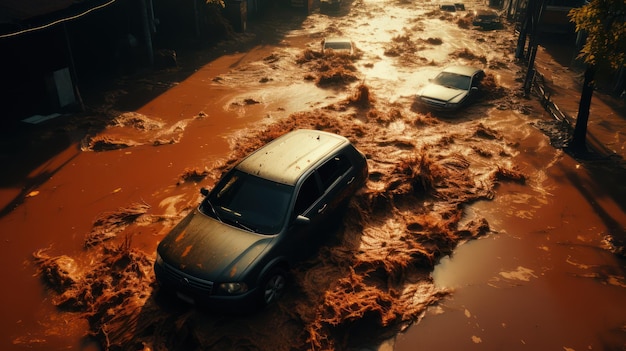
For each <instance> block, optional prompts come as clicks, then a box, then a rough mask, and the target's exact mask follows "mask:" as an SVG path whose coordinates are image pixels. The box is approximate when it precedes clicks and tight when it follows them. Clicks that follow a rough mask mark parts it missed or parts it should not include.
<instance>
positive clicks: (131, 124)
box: [81, 112, 189, 152]
mask: <svg viewBox="0 0 626 351" xmlns="http://www.w3.org/2000/svg"><path fill="white" fill-rule="evenodd" d="M188 123H189V121H187V120H182V121H178V122H176V123H174V124H173V125H171V126H169V127H167V126H166V123H165V122H162V121H159V120H156V119H153V118H150V117H148V116H146V115H143V114H140V113H136V112H125V113H121V114H119V115H118V116H117V117H115V118H113V119H112V121H111V122H110V123H109V124H108V125H107V126H106V127H105V128H104V130H102V131H100V130H98V131H94V133H93V134H89V135H87V136H86V137H84V138H83V140H82V141H81V150H82V151H96V152H101V151H112V150H119V149H125V148H129V147H136V146H140V145H153V146H159V145H167V144H174V143H178V142H179V141H180V138H181V137H182V134H183V132H184V130H185V128H186V127H187V124H188Z"/></svg>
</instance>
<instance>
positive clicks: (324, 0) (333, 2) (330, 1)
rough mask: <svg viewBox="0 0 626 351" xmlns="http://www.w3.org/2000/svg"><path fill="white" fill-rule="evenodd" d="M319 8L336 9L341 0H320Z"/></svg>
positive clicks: (339, 6) (339, 5)
mask: <svg viewBox="0 0 626 351" xmlns="http://www.w3.org/2000/svg"><path fill="white" fill-rule="evenodd" d="M320 8H321V9H333V10H338V9H340V8H341V0H320Z"/></svg>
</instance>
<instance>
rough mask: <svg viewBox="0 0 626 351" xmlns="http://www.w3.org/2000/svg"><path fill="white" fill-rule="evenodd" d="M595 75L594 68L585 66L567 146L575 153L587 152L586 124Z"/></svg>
mask: <svg viewBox="0 0 626 351" xmlns="http://www.w3.org/2000/svg"><path fill="white" fill-rule="evenodd" d="M595 74H596V68H595V66H594V65H587V69H586V70H585V81H584V83H583V91H582V93H581V95H580V103H579V104H578V116H577V117H576V126H575V127H574V135H573V137H572V141H571V142H570V144H569V149H570V150H572V151H573V152H575V153H582V152H586V151H587V141H586V139H587V122H588V121H589V108H590V107H591V97H592V96H593V89H594V76H595Z"/></svg>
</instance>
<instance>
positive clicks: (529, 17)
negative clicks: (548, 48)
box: [515, 0, 545, 95]
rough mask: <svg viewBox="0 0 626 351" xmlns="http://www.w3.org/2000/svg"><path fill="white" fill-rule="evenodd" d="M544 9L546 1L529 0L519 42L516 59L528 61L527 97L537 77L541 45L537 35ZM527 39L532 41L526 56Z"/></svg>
mask: <svg viewBox="0 0 626 351" xmlns="http://www.w3.org/2000/svg"><path fill="white" fill-rule="evenodd" d="M544 7H545V0H528V3H527V4H526V13H525V15H524V21H523V22H522V24H521V28H520V34H519V38H518V40H517V48H516V50H515V58H517V59H524V60H527V69H526V79H525V80H524V93H525V94H526V95H528V94H529V93H530V88H531V87H532V82H533V78H534V77H535V57H536V55H537V46H538V45H539V42H538V40H537V33H538V32H539V23H540V22H541V15H542V14H543V9H544ZM527 37H530V40H528V51H527V52H526V54H524V51H525V50H524V48H525V46H526V41H527Z"/></svg>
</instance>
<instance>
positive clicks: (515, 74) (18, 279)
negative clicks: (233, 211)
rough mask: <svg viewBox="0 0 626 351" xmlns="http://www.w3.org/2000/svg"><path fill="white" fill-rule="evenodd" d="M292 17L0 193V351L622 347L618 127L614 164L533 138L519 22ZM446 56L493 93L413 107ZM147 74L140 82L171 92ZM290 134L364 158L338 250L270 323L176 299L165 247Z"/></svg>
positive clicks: (624, 284)
mask: <svg viewBox="0 0 626 351" xmlns="http://www.w3.org/2000/svg"><path fill="white" fill-rule="evenodd" d="M480 6H482V2H466V8H468V9H470V8H473V7H480ZM289 18H290V20H289V21H285V20H281V19H280V18H279V19H276V18H273V19H269V20H268V21H267V22H263V23H259V24H258V26H259V30H260V29H261V28H262V29H263V30H266V31H267V30H270V31H272V32H273V33H274V34H275V33H277V32H278V33H281V34H282V35H283V38H282V40H280V41H279V42H272V43H263V44H262V45H258V46H255V47H253V48H252V49H250V50H248V51H245V52H241V53H234V54H225V55H223V56H221V57H219V58H217V59H215V60H211V61H208V62H206V63H204V64H203V65H201V66H199V67H198V69H197V70H196V71H195V72H194V73H193V74H192V75H190V76H189V77H186V78H185V79H184V80H181V81H178V82H176V84H171V88H170V89H167V90H166V91H165V92H164V93H162V94H161V95H159V96H157V97H155V98H154V99H152V100H151V101H149V102H148V103H146V104H145V105H143V106H141V107H140V108H138V109H136V110H133V111H124V110H120V109H119V107H117V105H116V101H120V100H123V99H129V98H132V96H125V94H127V90H125V89H122V88H120V89H118V90H113V91H110V92H105V93H104V95H105V96H107V97H108V98H109V99H107V101H108V105H107V106H105V107H103V108H101V109H99V110H97V111H98V113H95V112H94V113H93V114H92V115H90V116H80V119H76V120H74V122H77V123H76V124H68V127H66V128H65V129H64V130H63V133H62V134H63V135H66V136H67V137H68V139H69V140H70V141H71V143H70V145H69V147H67V148H64V149H62V150H61V151H60V152H58V153H57V154H56V155H54V156H53V157H50V158H49V159H48V160H47V161H46V162H44V163H43V164H41V165H40V166H39V167H38V168H36V169H34V170H32V172H30V173H29V174H28V175H27V176H26V177H25V178H24V179H21V180H19V181H16V182H15V184H14V186H11V187H8V186H7V187H4V188H2V189H0V200H1V201H2V204H3V206H4V205H5V204H6V205H7V206H10V210H8V211H4V212H3V213H5V215H4V216H3V217H2V218H1V219H0V226H1V228H2V233H3V234H4V238H3V239H4V240H3V241H2V243H1V245H2V246H1V249H2V255H0V264H1V265H2V267H3V272H4V274H5V276H4V277H5V279H6V281H7V286H10V288H5V289H2V292H1V293H0V294H2V295H0V301H2V309H3V314H2V318H1V319H0V320H2V330H3V332H2V335H3V338H2V341H1V344H0V345H1V346H0V348H2V349H3V350H22V349H36V350H50V349H67V348H76V349H86V350H98V349H111V350H118V349H122V350H131V349H133V350H153V349H159V350H194V349H203V350H207V349H210V350H307V349H324V350H350V349H381V350H391V349H395V350H414V349H420V348H424V349H471V348H480V349H488V350H502V349H507V350H515V349H532V350H538V349H565V350H583V349H593V350H622V349H625V348H626V304H625V303H624V302H625V301H626V281H625V280H624V261H623V258H622V259H620V258H619V257H623V246H622V245H623V241H620V240H623V236H624V228H625V227H626V215H625V213H624V198H625V197H624V194H625V193H626V192H625V191H624V185H623V181H622V179H624V178H623V175H624V171H623V170H624V167H623V163H622V161H621V159H620V158H619V156H621V157H623V156H624V155H623V154H624V152H623V151H624V150H623V146H622V147H621V149H620V145H624V143H623V127H622V125H621V124H620V123H623V118H622V117H619V116H618V118H615V119H604V120H603V123H602V124H601V125H602V127H603V128H605V131H604V133H603V134H602V135H603V136H607V135H609V136H610V137H611V142H610V143H609V145H610V148H611V149H613V150H614V151H613V152H612V153H611V154H610V155H608V157H607V154H601V155H600V154H594V155H596V156H597V157H594V159H592V160H586V161H582V160H575V159H573V158H572V157H570V156H569V155H568V154H566V153H564V152H563V151H562V150H560V149H557V148H555V147H553V146H552V145H551V144H550V138H549V137H548V136H546V135H544V134H543V133H542V132H541V131H540V130H539V128H536V127H535V125H538V124H540V122H542V121H546V120H549V117H548V116H547V115H546V114H545V112H544V111H543V109H542V107H541V106H540V104H539V103H538V102H537V101H536V100H535V99H533V98H530V99H528V98H525V97H523V94H521V93H520V91H519V86H520V81H521V80H522V79H521V78H522V76H521V69H520V68H519V66H518V64H517V62H516V61H515V59H514V58H513V49H514V46H515V43H516V38H515V34H514V33H513V30H512V29H511V28H508V27H506V28H504V29H502V30H498V31H479V30H476V29H472V28H470V27H469V26H468V23H469V20H468V18H467V12H465V11H459V12H456V13H453V14H452V13H447V12H440V11H439V10H438V7H437V4H433V3H430V2H402V1H400V2H396V1H387V0H380V1H356V2H352V3H351V4H349V6H345V7H344V8H343V9H342V10H340V11H339V12H337V13H330V14H329V13H323V12H321V13H314V14H312V15H310V16H308V17H306V18H305V17H301V18H298V16H290V17H289ZM253 30H254V26H251V31H253ZM327 35H345V36H349V37H352V38H354V40H355V42H356V45H357V48H358V50H357V51H356V54H355V55H354V56H352V57H345V56H340V55H334V54H332V53H331V54H328V55H323V54H322V53H321V52H320V42H321V40H322V38H323V37H324V36H327ZM546 55H548V53H546ZM540 62H542V61H540ZM545 62H546V63H545V65H546V66H547V67H552V68H553V69H554V68H556V66H555V65H554V63H551V62H549V60H548V59H546V61H545ZM452 63H461V64H470V65H476V66H480V67H483V68H485V70H486V72H487V79H486V80H485V83H484V85H483V91H484V93H483V94H482V95H481V98H480V100H479V101H477V103H475V104H473V105H471V106H469V107H467V108H466V109H464V110H463V111H462V112H459V113H456V114H451V115H442V114H431V113H428V112H426V111H424V110H422V109H420V108H419V106H417V105H416V104H415V99H414V94H415V91H416V90H417V88H419V87H420V86H421V85H423V84H425V83H426V82H427V80H428V78H431V77H433V76H434V75H435V74H436V72H437V70H438V69H440V68H442V67H444V66H446V65H449V64H452ZM151 79H152V80H148V81H147V82H146V81H145V80H144V81H138V82H134V83H133V82H131V83H132V84H138V85H141V84H146V85H150V84H151V83H153V84H154V85H155V86H156V85H162V84H169V83H167V82H162V81H159V76H155V77H152V78H151ZM572 87H575V84H573V85H572ZM594 109H595V111H599V112H596V113H597V114H598V115H602V116H606V115H607V114H605V113H604V112H606V113H608V114H610V113H609V112H610V111H613V110H611V109H610V107H608V106H607V105H596V106H595V107H594ZM613 112H614V111H613ZM99 114H101V115H99ZM615 115H619V114H618V113H613V114H612V115H611V116H613V117H615ZM102 117H113V118H111V119H110V122H109V123H108V125H107V126H106V128H104V129H96V128H95V126H96V125H98V124H97V122H95V121H99V120H102ZM91 123H93V125H94V128H92V129H90V130H89V133H88V134H87V135H86V136H85V137H80V138H78V137H76V135H79V131H78V130H77V129H76V127H73V126H74V125H77V124H78V125H82V126H89V125H90V124H91ZM295 128H313V129H320V130H327V131H331V132H335V133H339V134H342V135H344V136H346V137H348V138H349V139H350V140H351V141H353V142H354V143H355V144H356V146H357V147H358V148H359V149H360V150H362V151H363V152H364V153H365V154H366V155H367V159H368V164H369V169H370V174H369V178H368V182H367V184H366V186H365V187H364V188H363V189H362V190H361V191H360V192H359V193H358V194H357V195H356V196H355V197H354V199H353V200H352V202H351V204H350V207H349V210H348V213H347V215H346V218H345V221H344V223H343V226H342V227H341V228H340V229H339V230H338V232H337V234H336V237H335V238H334V239H333V240H332V241H331V242H330V243H329V245H328V246H326V247H324V248H322V249H321V251H320V253H319V255H317V256H316V257H315V258H312V259H311V260H309V261H307V262H304V263H302V264H300V265H298V266H296V267H293V277H294V282H293V286H292V289H291V290H290V292H289V294H288V296H286V298H285V299H284V300H282V301H281V302H280V303H278V304H277V305H275V306H272V307H271V308H268V309H266V310H263V311H260V312H258V313H254V314H251V315H245V316H241V315H228V314H224V313H218V312H215V311H200V310H197V309H194V308H192V307H190V306H186V305H185V304H183V303H182V302H178V301H172V300H170V299H167V298H166V297H164V296H161V294H159V290H158V287H157V286H156V285H155V284H154V275H153V272H152V263H153V260H154V252H155V249H156V245H157V244H158V242H159V240H160V239H161V238H162V237H163V236H164V235H165V234H166V233H167V232H168V231H169V230H170V229H171V228H172V227H173V225H174V224H176V223H177V221H178V220H180V219H181V218H182V217H183V216H184V215H185V214H186V213H188V212H189V211H190V210H191V209H192V208H193V207H194V206H196V205H197V204H198V202H199V200H200V194H199V189H200V188H201V187H211V186H212V185H213V184H214V182H215V181H216V180H217V179H218V178H219V176H220V175H221V174H222V173H223V172H224V171H225V170H227V169H228V167H229V166H231V165H232V164H233V163H234V162H236V161H237V160H238V159H240V158H241V157H242V156H244V155H245V154H247V153H248V152H250V151H251V150H253V149H255V148H257V147H259V146H260V145H263V144H264V143H266V142H268V141H269V140H272V139H273V138H275V137H276V136H278V135H281V134H283V133H285V132H287V131H289V130H292V129H295ZM592 132H593V130H592ZM56 133H59V132H58V131H57V132H56ZM620 150H621V151H620ZM603 152H606V150H603ZM620 250H622V251H621V256H620V255H619V253H620Z"/></svg>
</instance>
